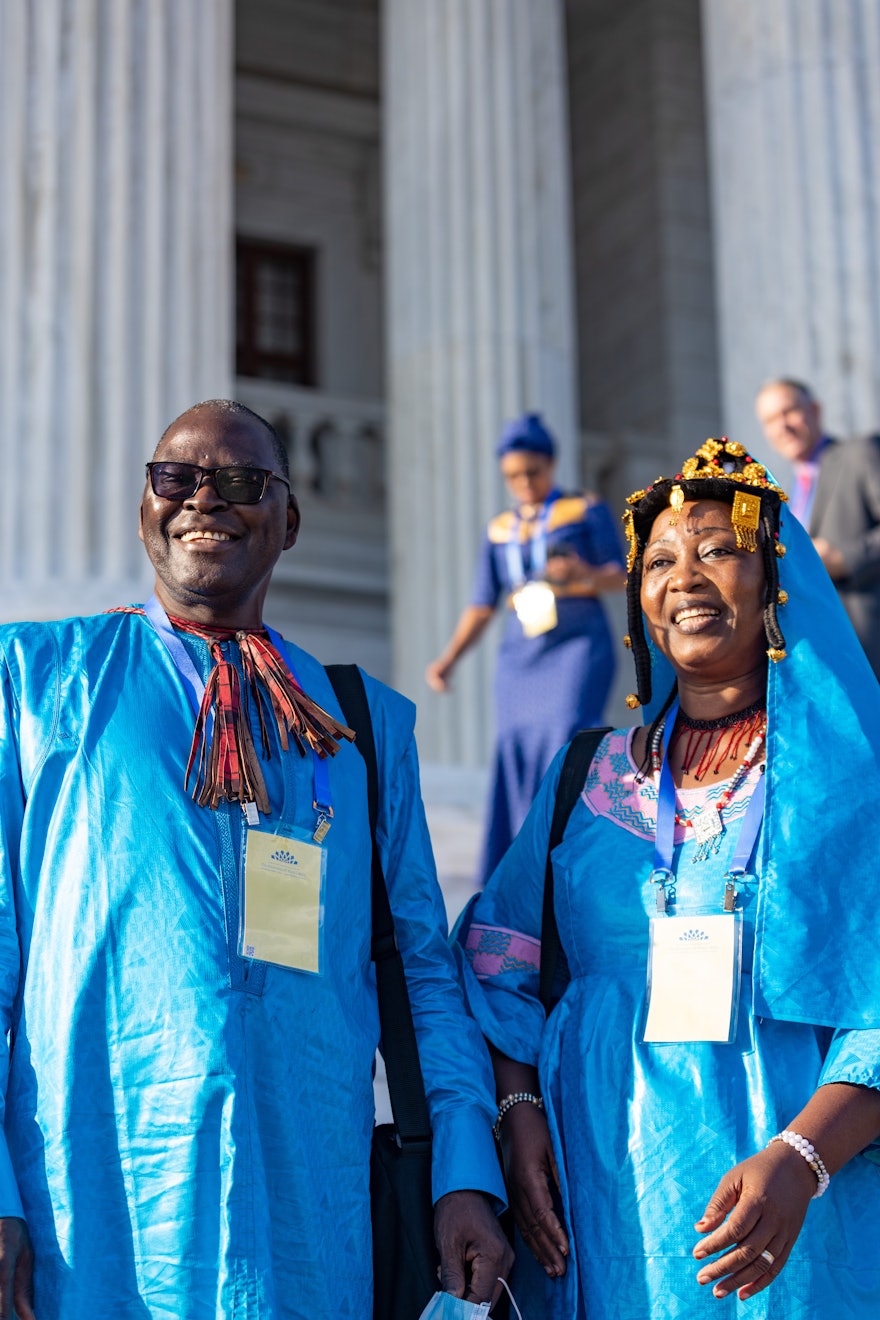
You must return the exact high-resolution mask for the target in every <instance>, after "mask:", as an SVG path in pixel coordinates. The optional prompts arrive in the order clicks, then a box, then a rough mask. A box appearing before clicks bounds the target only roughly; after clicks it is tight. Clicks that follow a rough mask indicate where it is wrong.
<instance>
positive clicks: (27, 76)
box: [0, 0, 232, 619]
mask: <svg viewBox="0 0 880 1320" xmlns="http://www.w3.org/2000/svg"><path fill="white" fill-rule="evenodd" d="M231 41H232V12H231V0H115V2H114V3H112V4H106V3H101V2H100V0H40V3H39V4H33V3H31V2H30V0H3V3H2V5H0V197H2V199H3V204H2V207H0V305H2V308H3V316H2V319H0V473H2V474H3V475H2V479H0V566H2V567H0V618H4V619H11V618H22V617H31V618H32V617H48V616H52V615H57V614H71V613H76V612H80V611H87V610H93V609H95V610H98V609H103V608H105V607H107V606H110V605H114V604H117V603H119V602H124V601H125V600H128V599H131V598H132V597H134V596H138V595H140V594H141V592H142V590H143V584H144V582H145V581H148V580H149V575H148V573H147V571H146V569H145V567H144V564H145V560H144V555H143V551H142V549H141V547H140V544H139V542H138V540H137V505H138V500H139V495H140V490H141V486H142V482H143V463H144V461H145V460H146V459H147V458H148V457H149V455H150V453H151V451H152V449H153V447H154V446H155V443H156V441H157V439H158V437H159V435H160V433H161V431H162V430H163V429H164V427H165V426H166V425H167V423H168V422H169V421H170V420H171V419H172V418H173V417H174V416H175V415H176V414H177V413H178V412H179V411H181V410H182V409H183V408H185V407H186V406H187V405H188V404H190V403H193V402H195V401H196V400H197V399H199V398H202V397H205V396H209V395H216V394H219V393H225V392H228V390H229V387H230V382H231V358H230V352H231V269H232V268H231V261H232V241H231V238H232V206H231V197H232V145H231V142H232V120H231V116H232V49H231Z"/></svg>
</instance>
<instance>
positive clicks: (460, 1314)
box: [419, 1292, 489, 1320]
mask: <svg viewBox="0 0 880 1320" xmlns="http://www.w3.org/2000/svg"><path fill="white" fill-rule="evenodd" d="M488 1314H489V1303H488V1302H480V1303H479V1304H476V1303H474V1302H466V1301H465V1300H464V1298H463V1297H453V1296H452V1294H451V1293H445V1292H437V1293H434V1296H433V1297H432V1298H431V1300H430V1302H428V1305H427V1306H426V1307H425V1309H424V1311H423V1312H422V1314H421V1315H420V1317H419V1320H486V1318H487V1316H488Z"/></svg>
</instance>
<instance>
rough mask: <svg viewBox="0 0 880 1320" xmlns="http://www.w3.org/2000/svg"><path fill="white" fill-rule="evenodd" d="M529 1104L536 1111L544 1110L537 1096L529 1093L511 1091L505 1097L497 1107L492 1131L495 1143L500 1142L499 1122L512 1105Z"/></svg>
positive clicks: (542, 1102) (540, 1099) (541, 1101)
mask: <svg viewBox="0 0 880 1320" xmlns="http://www.w3.org/2000/svg"><path fill="white" fill-rule="evenodd" d="M522 1104H530V1105H534V1106H535V1108H536V1109H543V1108H544V1101H543V1099H542V1097H541V1096H539V1095H532V1093H531V1091H513V1092H511V1094H510V1095H506V1096H505V1097H504V1099H503V1100H502V1101H501V1103H500V1105H499V1106H498V1117H497V1118H496V1120H495V1126H494V1127H493V1129H492V1135H493V1136H494V1138H495V1140H496V1141H500V1140H501V1120H502V1118H503V1117H504V1115H505V1114H506V1113H508V1112H509V1110H511V1109H512V1108H513V1106H514V1105H522Z"/></svg>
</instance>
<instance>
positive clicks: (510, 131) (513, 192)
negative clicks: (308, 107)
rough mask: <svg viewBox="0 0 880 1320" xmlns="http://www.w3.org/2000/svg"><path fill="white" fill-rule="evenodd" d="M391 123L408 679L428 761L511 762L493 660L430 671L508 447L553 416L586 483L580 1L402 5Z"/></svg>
mask: <svg viewBox="0 0 880 1320" xmlns="http://www.w3.org/2000/svg"><path fill="white" fill-rule="evenodd" d="M382 18H383V36H384V71H385V84H384V112H385V127H384V132H385V137H384V152H385V174H386V189H385V196H386V206H387V231H386V233H387V243H386V262H387V269H388V303H387V319H388V359H389V361H388V370H389V409H390V419H389V430H390V470H389V490H390V495H391V519H392V582H393V599H394V666H395V681H396V682H397V683H398V684H399V685H400V686H401V687H402V688H403V689H404V691H406V692H407V693H408V694H409V695H410V696H411V697H414V698H416V699H418V702H419V708H420V714H419V729H420V743H421V746H422V749H423V756H424V757H425V758H426V759H428V760H436V761H447V762H450V763H453V764H459V765H465V764H466V765H479V764H481V763H485V762H486V760H487V759H488V754H489V749H490V746H491V700H490V692H491V681H492V680H491V673H492V655H491V654H490V652H491V650H492V649H493V648H492V647H491V646H487V645H486V644H485V642H484V643H483V644H481V646H480V648H479V651H478V652H477V653H475V654H474V655H473V657H468V658H467V659H466V660H464V661H463V662H462V664H461V667H460V669H459V670H458V671H456V675H455V692H454V695H452V696H451V697H445V698H441V697H437V696H434V695H433V694H431V693H429V692H428V689H427V688H426V687H425V685H424V680H423V671H424V668H425V664H426V663H427V661H429V660H430V659H432V658H433V657H434V656H435V655H436V654H437V653H438V651H439V650H440V648H441V646H442V645H443V643H444V642H445V641H446V638H447V637H448V635H449V633H450V631H451V629H452V627H453V624H454V622H455V619H456V618H457V616H458V613H459V611H460V610H461V609H462V607H463V606H464V605H465V604H466V603H467V601H468V598H469V594H470V590H471V587H472V580H473V574H474V567H475V562H476V553H477V548H478V544H479V539H480V536H481V532H482V528H483V527H484V525H485V523H486V521H487V520H488V518H489V517H490V516H491V515H492V514H493V513H494V512H497V511H498V509H499V508H502V507H503V504H504V496H503V492H502V489H501V484H500V481H499V479H498V475H497V462H496V459H495V457H494V452H493V451H494V442H495V439H496V436H497V434H498V432H499V430H500V427H501V424H502V423H503V422H504V421H505V420H506V419H508V418H510V417H512V416H515V415H516V414H518V413H520V412H523V411H525V410H527V409H528V410H536V411H540V412H542V413H543V414H544V416H545V418H546V420H547V422H548V424H549V425H550V427H551V428H552V429H553V431H554V432H555V433H556V435H557V437H558V439H559V441H560V443H561V445H562V449H563V460H562V465H561V473H562V476H563V479H564V480H565V481H566V482H571V481H572V480H573V479H574V477H575V473H576V468H577V461H576V445H577V428H576V415H577V414H576V380H575V335H574V314H573V294H572V290H573V261H572V241H571V206H570V187H569V133H568V118H567V104H566V85H567V71H566V65H565V51H564V7H563V3H562V0H542V3H540V4H535V3H534V0H418V3H413V2H412V0H385V4H384V7H383V14H382Z"/></svg>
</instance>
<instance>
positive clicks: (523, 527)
mask: <svg viewBox="0 0 880 1320" xmlns="http://www.w3.org/2000/svg"><path fill="white" fill-rule="evenodd" d="M497 452H498V457H499V459H500V463H501V473H502V476H503V477H504V479H505V481H506V483H507V486H508V489H509V490H510V493H511V495H512V496H513V499H514V501H515V505H514V508H512V509H510V510H508V511H506V512H504V513H501V514H499V515H498V516H497V517H495V518H493V519H492V521H491V522H490V523H489V526H488V528H487V530H486V535H485V537H484V539H483V544H482V547H481V550H480V559H479V564H478V568H477V577H476V582H475V585H474V591H473V595H472V598H471V603H470V605H469V606H468V607H467V608H466V609H465V610H464V612H463V613H462V615H461V617H460V618H459V621H458V623H457V625H456V627H455V630H454V632H453V634H452V637H451V638H450V640H449V643H448V644H447V646H446V648H445V650H444V651H443V653H442V654H441V655H440V656H439V657H438V658H437V659H436V660H435V661H433V662H432V664H430V665H429V666H428V670H427V675H426V677H427V680H428V683H429V685H430V686H431V687H433V688H434V690H435V691H438V692H444V691H446V690H447V689H448V686H449V677H450V675H451V673H452V670H453V668H454V666H455V664H456V663H457V661H458V660H459V658H460V657H461V656H462V655H463V654H464V652H465V651H467V650H468V649H469V648H470V647H471V646H472V645H473V644H474V643H475V642H476V641H477V639H478V638H479V637H480V636H481V635H482V633H483V632H484V630H485V628H486V626H487V625H488V623H489V621H490V619H491V618H492V616H493V614H494V613H495V611H496V609H497V608H498V607H499V606H503V608H504V610H505V623H504V633H503V636H502V639H501V646H500V649H499V653H498V663H497V669H496V675H495V727H496V745H495V754H494V764H493V767H492V778H491V789H490V796H489V812H488V821H487V827H486V835H485V840H484V844H483V855H482V860H481V863H480V867H479V877H480V883H481V884H482V883H484V882H485V880H486V879H487V877H488V876H489V875H490V874H491V872H492V871H493V869H494V868H495V866H496V865H497V863H498V862H499V861H500V860H501V858H502V857H503V856H504V853H505V851H506V850H507V848H508V847H509V846H510V843H511V841H512V840H513V838H514V836H515V834H516V832H517V830H518V829H519V827H520V826H521V825H522V823H523V821H524V820H525V817H526V813H527V812H528V809H529V807H530V806H531V804H532V802H533V801H534V798H535V794H536V793H537V791H538V788H539V786H540V784H541V780H542V779H543V777H544V775H545V774H546V772H547V769H548V767H549V765H550V762H551V761H552V760H553V757H554V756H555V754H556V752H557V751H558V750H559V748H560V747H561V746H562V744H563V743H565V742H567V741H568V739H569V738H571V737H572V735H573V734H574V733H576V732H577V730H578V729H582V728H587V727H589V726H590V725H593V724H598V723H600V722H601V719H602V711H603V709H604V706H605V702H606V700H607V697H608V693H609V691H610V689H611V683H612V681H613V678H614V668H615V662H614V648H613V643H612V639H611V633H610V630H609V627H608V619H607V616H606V613H605V610H604V608H603V606H602V602H601V599H600V597H601V594H602V593H603V592H605V591H614V590H619V589H620V588H621V587H622V586H623V583H624V571H623V560H622V557H621V549H620V541H619V538H618V535H617V529H616V528H615V525H614V520H613V517H612V515H611V512H610V510H609V509H608V506H607V505H606V504H603V503H601V502H600V501H599V500H597V499H595V498H594V497H593V496H591V495H566V494H564V493H563V492H562V491H561V490H560V489H559V488H558V487H557V486H556V484H555V479H554V460H555V443H554V440H553V437H552V436H551V435H550V433H549V432H548V431H547V430H546V428H545V427H544V426H543V424H542V422H541V420H540V418H539V417H538V416H537V415H536V414H534V413H530V414H526V416H524V417H521V418H519V419H518V420H517V421H515V422H511V423H510V424H509V425H508V426H507V427H506V428H505V430H504V432H503V434H502V436H501V439H500V441H499V443H498V449H497Z"/></svg>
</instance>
